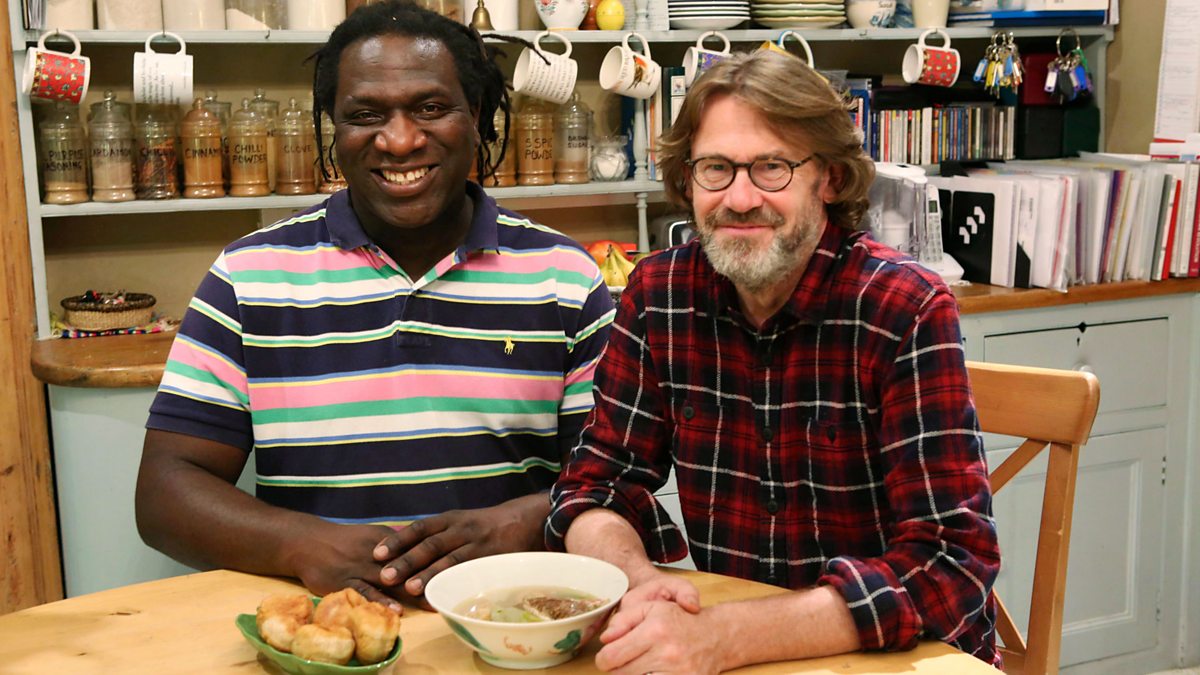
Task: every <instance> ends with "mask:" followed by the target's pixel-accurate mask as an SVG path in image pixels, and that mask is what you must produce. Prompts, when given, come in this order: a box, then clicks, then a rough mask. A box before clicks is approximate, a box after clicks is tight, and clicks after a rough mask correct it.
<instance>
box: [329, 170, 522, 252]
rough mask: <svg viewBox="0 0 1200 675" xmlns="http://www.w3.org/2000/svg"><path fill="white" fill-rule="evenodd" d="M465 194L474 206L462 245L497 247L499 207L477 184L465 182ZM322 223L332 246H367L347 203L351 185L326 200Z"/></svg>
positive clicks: (366, 238)
mask: <svg viewBox="0 0 1200 675" xmlns="http://www.w3.org/2000/svg"><path fill="white" fill-rule="evenodd" d="M466 187H467V196H468V197H469V198H470V199H471V201H472V203H473V204H474V205H475V210H474V212H473V213H472V215H471V229H470V230H468V231H467V238H466V240H465V241H464V242H463V246H462V248H463V249H464V250H465V251H479V250H495V249H496V248H497V247H498V246H499V241H500V238H499V228H498V226H497V224H496V218H497V217H498V216H499V215H500V209H499V207H498V206H496V200H495V199H492V198H491V197H489V196H488V195H487V193H486V192H484V191H483V188H481V187H479V185H478V184H477V183H474V182H470V181H468V182H467V184H466ZM325 226H326V227H327V228H329V236H330V239H331V241H332V243H334V244H335V245H337V246H338V247H340V248H342V249H345V250H347V251H349V250H353V249H356V248H360V247H363V246H369V245H370V244H371V243H372V242H371V238H370V237H369V236H367V233H366V231H365V230H363V227H362V223H361V222H360V221H359V220H358V215H357V214H356V213H354V207H353V206H352V205H351V203H350V188H346V189H345V190H341V191H339V192H335V193H334V194H333V196H331V197H330V198H329V199H328V201H326V202H325Z"/></svg>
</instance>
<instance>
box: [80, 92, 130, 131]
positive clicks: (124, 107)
mask: <svg viewBox="0 0 1200 675" xmlns="http://www.w3.org/2000/svg"><path fill="white" fill-rule="evenodd" d="M129 110H130V106H129V104H128V103H122V102H120V101H118V100H117V95H116V94H115V93H114V92H113V90H112V89H106V90H104V99H103V100H101V101H98V102H96V103H93V104H92V105H91V108H90V109H89V112H88V121H89V122H90V123H91V125H92V126H93V127H100V126H123V127H132V126H133V123H132V122H131V121H130V116H129Z"/></svg>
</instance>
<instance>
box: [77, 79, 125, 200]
mask: <svg viewBox="0 0 1200 675" xmlns="http://www.w3.org/2000/svg"><path fill="white" fill-rule="evenodd" d="M88 130H89V132H90V133H89V136H90V137H91V153H90V155H91V160H92V199H94V200H96V201H98V202H127V201H130V200H132V199H134V198H135V197H136V195H135V194H134V192H133V122H132V121H131V120H130V119H129V104H128V103H120V102H118V101H117V96H116V94H114V93H112V91H106V92H104V100H103V101H100V102H99V103H93V104H92V112H91V114H90V115H89V116H88Z"/></svg>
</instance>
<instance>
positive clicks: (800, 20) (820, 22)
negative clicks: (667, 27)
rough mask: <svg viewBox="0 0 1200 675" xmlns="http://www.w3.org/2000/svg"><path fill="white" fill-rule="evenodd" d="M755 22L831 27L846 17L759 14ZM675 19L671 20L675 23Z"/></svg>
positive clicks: (769, 24) (788, 25) (785, 26)
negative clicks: (823, 17) (817, 17)
mask: <svg viewBox="0 0 1200 675" xmlns="http://www.w3.org/2000/svg"><path fill="white" fill-rule="evenodd" d="M754 22H755V23H759V24H762V25H764V26H766V27H767V28H829V27H832V26H837V25H839V24H842V23H844V22H845V19H817V20H813V19H808V18H805V17H768V16H758V17H755V18H754ZM674 24H675V21H674V20H672V21H671V25H674Z"/></svg>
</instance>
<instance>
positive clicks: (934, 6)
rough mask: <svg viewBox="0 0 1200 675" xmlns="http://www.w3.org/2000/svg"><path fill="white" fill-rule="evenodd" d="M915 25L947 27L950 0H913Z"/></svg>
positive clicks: (918, 26) (921, 26) (919, 26)
mask: <svg viewBox="0 0 1200 675" xmlns="http://www.w3.org/2000/svg"><path fill="white" fill-rule="evenodd" d="M912 13H913V26H915V27H917V28H945V27H946V22H947V20H948V19H949V16H950V0H912Z"/></svg>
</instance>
